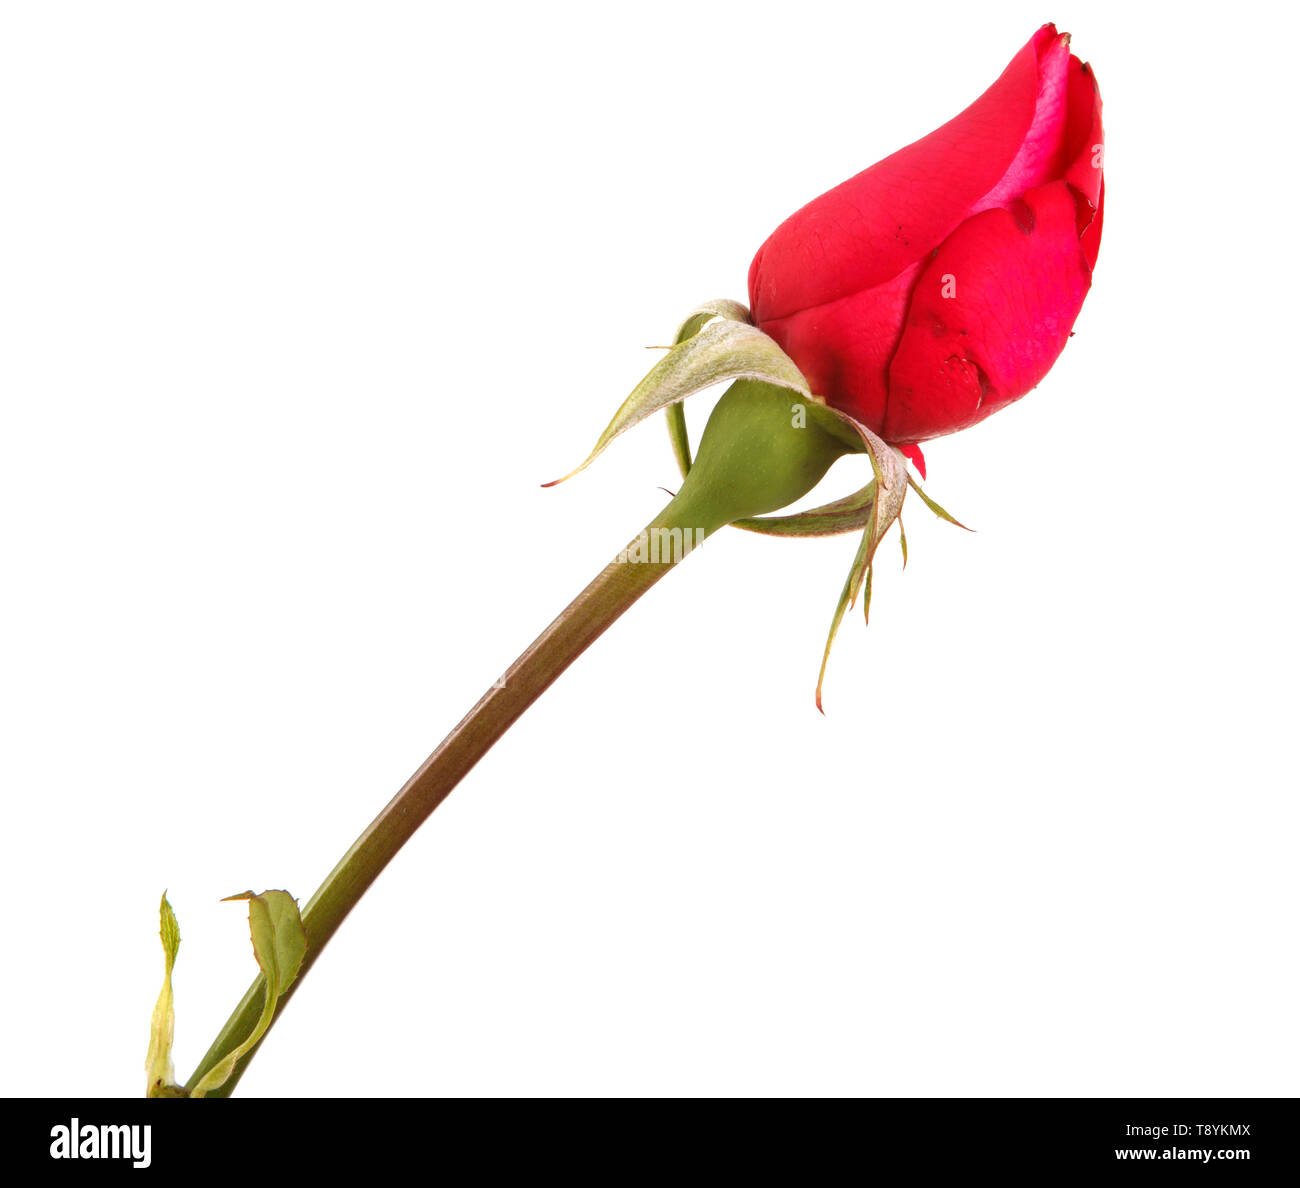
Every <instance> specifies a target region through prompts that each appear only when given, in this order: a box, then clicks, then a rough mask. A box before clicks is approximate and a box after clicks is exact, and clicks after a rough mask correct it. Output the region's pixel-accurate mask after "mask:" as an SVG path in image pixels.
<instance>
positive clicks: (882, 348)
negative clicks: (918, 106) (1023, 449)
mask: <svg viewBox="0 0 1300 1188" xmlns="http://www.w3.org/2000/svg"><path fill="white" fill-rule="evenodd" d="M1069 44H1070V38H1069V35H1068V34H1058V33H1057V32H1056V27H1055V26H1054V25H1050V24H1049V25H1044V26H1043V27H1042V28H1041V29H1039V30H1038V32H1037V33H1035V34H1034V36H1033V37H1032V38H1031V39H1030V41H1029V43H1028V44H1027V45H1026V46H1025V47H1024V48H1023V49H1022V50H1021V51H1020V52H1019V53H1018V54H1017V55H1016V56H1015V57H1014V58H1013V59H1012V60H1011V64H1010V65H1009V66H1008V67H1007V68H1006V70H1005V71H1003V73H1002V76H1001V77H1000V78H999V79H998V80H997V82H995V83H994V84H993V85H992V86H991V87H990V88H989V89H988V90H987V91H985V92H984V94H983V95H981V96H980V97H979V98H978V99H977V100H975V102H974V103H972V104H971V105H970V107H968V108H967V109H966V110H965V111H963V112H962V113H961V114H960V115H959V116H957V117H956V118H955V119H952V120H950V121H949V122H948V123H946V124H945V125H943V127H941V128H939V129H938V130H936V131H934V132H931V133H930V135H929V136H926V137H925V138H924V139H922V140H918V141H917V142H916V143H915V144H911V145H909V146H908V147H907V148H904V149H900V150H899V151H898V152H896V153H894V154H893V155H892V156H890V157H886V158H885V159H884V160H883V161H880V162H878V163H877V164H875V165H873V166H872V167H871V168H870V169H867V170H866V171H865V172H863V173H859V174H858V175H857V176H856V177H853V178H850V179H849V180H848V181H846V182H844V183H843V184H842V185H839V186H836V187H835V189H833V190H830V191H829V192H828V193H826V194H823V195H822V196H821V197H820V198H817V199H815V200H814V201H812V202H810V203H809V204H808V205H807V206H805V207H804V208H803V209H802V210H800V211H797V212H796V213H795V214H793V215H791V216H790V218H788V219H786V221H785V222H784V223H782V224H781V226H779V227H778V228H777V229H776V231H775V232H773V234H772V235H771V237H770V238H769V239H768V240H767V242H766V243H764V244H763V246H762V247H761V248H760V249H759V251H758V255H756V256H755V257H754V262H753V264H752V265H751V266H750V270H749V295H750V306H751V308H752V311H753V316H754V320H755V321H756V322H757V324H758V325H759V326H760V328H762V329H763V330H764V331H766V332H767V333H768V334H769V335H771V336H772V337H773V338H775V339H776V341H777V342H778V343H780V344H781V346H782V347H783V348H784V349H785V351H786V353H787V354H788V355H789V356H790V357H791V358H792V359H793V360H794V361H795V363H796V364H797V365H798V366H799V369H800V370H801V371H802V372H803V373H804V375H805V376H806V377H807V379H808V382H809V386H810V387H811V389H812V391H813V392H814V393H816V394H818V395H820V396H823V397H824V398H825V399H826V400H827V402H828V403H829V404H831V405H832V406H833V407H836V408H839V409H842V410H843V411H844V412H847V413H849V414H851V415H852V416H854V417H856V418H857V419H858V420H860V421H862V422H863V423H865V424H866V425H867V426H868V427H870V428H871V429H873V430H874V431H875V432H876V433H878V434H879V435H880V436H881V437H883V438H884V439H885V440H886V441H888V442H891V443H892V444H894V445H898V446H900V447H903V448H904V451H905V452H906V453H908V454H909V455H911V456H913V457H914V458H916V459H917V460H918V461H920V456H919V451H917V450H916V449H915V443H917V442H921V441H925V440H927V439H929V438H932V437H939V436H941V435H943V434H945V433H953V432H955V431H956V430H958V429H964V428H966V427H967V426H969V425H973V424H975V423H976V422H977V421H981V420H983V419H984V418H985V417H986V416H988V415H989V414H990V413H992V412H996V411H997V410H998V409H1000V408H1002V407H1004V406H1005V405H1007V404H1010V403H1011V402H1012V401H1013V400H1017V399H1019V398H1020V397H1021V396H1023V395H1024V394H1025V393H1026V392H1028V391H1029V390H1030V389H1031V388H1033V387H1034V386H1035V385H1037V384H1038V382H1039V381H1040V380H1041V379H1042V378H1043V376H1045V375H1046V374H1047V372H1048V369H1049V368H1050V367H1051V366H1052V364H1053V363H1054V362H1055V361H1056V358H1057V356H1058V355H1060V353H1061V350H1062V349H1063V348H1064V346H1065V343H1066V340H1067V339H1068V338H1069V336H1070V333H1071V327H1072V326H1073V325H1074V321H1075V318H1076V317H1077V316H1078V314H1079V309H1080V307H1081V306H1082V304H1083V298H1084V295H1085V294H1086V293H1087V291H1088V287H1089V285H1090V284H1091V282H1092V269H1093V265H1094V263H1095V262H1096V259H1097V246H1098V243H1099V241H1100V239H1101V223H1102V209H1103V195H1104V189H1103V185H1102V152H1103V149H1102V128H1101V97H1100V95H1099V94H1098V91H1097V85H1096V80H1095V79H1094V77H1093V74H1092V70H1091V69H1090V67H1089V66H1087V65H1086V64H1084V63H1081V62H1080V61H1079V59H1078V58H1076V57H1074V56H1073V55H1072V54H1071V53H1070V50H1069Z"/></svg>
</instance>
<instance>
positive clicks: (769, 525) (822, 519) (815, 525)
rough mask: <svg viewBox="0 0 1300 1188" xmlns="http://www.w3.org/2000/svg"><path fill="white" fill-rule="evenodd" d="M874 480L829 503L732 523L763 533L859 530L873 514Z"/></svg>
mask: <svg viewBox="0 0 1300 1188" xmlns="http://www.w3.org/2000/svg"><path fill="white" fill-rule="evenodd" d="M875 502H876V482H875V479H872V481H871V482H869V483H868V484H867V485H866V486H865V487H863V488H862V489H861V490H860V491H854V492H853V494H852V495H845V496H844V498H843V499H837V500H835V501H834V502H833V503H824V504H822V505H821V507H814V508H810V509H809V510H808V511H805V512H795V513H794V514H793V515H789V516H756V517H753V518H751V519H748V520H737V521H736V522H735V523H734V524H733V525H732V527H733V528H743V529H744V530H745V531H746V532H761V533H763V534H764V535H766V536H839V535H841V534H842V533H845V532H860V531H861V530H862V529H863V528H865V527H866V526H867V525H868V524H869V523H870V522H871V520H872V517H873V516H874V514H875Z"/></svg>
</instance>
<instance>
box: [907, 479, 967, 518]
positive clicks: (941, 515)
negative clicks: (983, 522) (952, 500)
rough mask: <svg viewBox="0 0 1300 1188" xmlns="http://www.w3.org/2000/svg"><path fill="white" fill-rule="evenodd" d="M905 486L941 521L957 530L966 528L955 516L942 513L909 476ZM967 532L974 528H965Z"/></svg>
mask: <svg viewBox="0 0 1300 1188" xmlns="http://www.w3.org/2000/svg"><path fill="white" fill-rule="evenodd" d="M907 485H908V486H909V487H911V488H912V490H913V491H915V492H916V493H917V494H918V495H919V496H920V497H921V502H922V503H924V504H925V506H926V507H928V508H929V509H930V510H931V511H932V512H934V514H935V515H936V516H938V517H939V519H941V520H947V521H948V523H949V524H956V525H957V527H958V528H966V525H965V524H963V523H962V522H961V521H960V520H959V519H957V517H956V516H954V515H951V514H950V513H948V512H946V511H944V509H943V508H941V507H940V506H939V505H938V504H937V503H935V501H934V500H933V499H931V498H930V496H928V495H927V494H926V493H925V492H924V491H922V490H921V484H920V483H918V482H917V481H916V479H914V478H913V477H912V476H911V475H910V474H909V475H908V476H907ZM966 531H967V532H974V531H975V529H974V528H966Z"/></svg>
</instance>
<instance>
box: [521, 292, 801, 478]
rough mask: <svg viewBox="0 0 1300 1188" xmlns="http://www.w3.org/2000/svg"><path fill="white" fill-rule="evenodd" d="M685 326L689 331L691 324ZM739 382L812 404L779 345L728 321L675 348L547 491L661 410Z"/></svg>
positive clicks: (710, 325)
mask: <svg viewBox="0 0 1300 1188" xmlns="http://www.w3.org/2000/svg"><path fill="white" fill-rule="evenodd" d="M698 316H703V315H698ZM709 316H716V315H714V314H710V315H709ZM686 325H689V319H688V322H687V323H686ZM740 379H751V380H759V381H761V382H763V383H767V384H772V385H775V386H776V387H779V388H786V389H788V390H789V391H791V392H793V393H794V394H795V395H796V396H798V397H800V398H802V399H803V400H807V401H809V402H810V403H812V402H813V397H812V394H811V393H810V392H809V391H808V384H807V382H806V381H805V380H804V378H803V375H802V374H801V373H800V371H799V369H798V368H797V367H796V366H795V365H794V362H793V361H792V360H791V359H790V357H789V356H788V355H787V354H786V353H785V352H784V351H783V350H782V349H781V348H780V347H779V346H778V345H777V344H776V341H775V340H774V339H772V338H769V337H768V336H767V335H766V334H764V333H763V332H762V331H761V330H760V329H758V327H756V326H751V325H750V324H749V323H748V322H740V321H734V320H731V319H728V318H723V319H721V320H718V321H713V322H709V323H708V325H706V326H704V327H703V328H702V329H701V330H699V331H698V332H697V333H695V334H693V335H692V336H691V337H689V338H687V339H686V340H685V341H683V342H680V343H678V344H677V345H676V346H674V347H673V348H672V349H671V350H670V351H669V352H668V354H666V355H665V356H664V357H663V358H662V359H660V360H659V362H658V363H656V364H655V365H654V367H652V368H651V369H650V372H649V374H648V375H647V376H646V377H645V379H643V380H642V381H641V382H640V383H639V384H637V386H636V387H635V388H634V389H633V390H632V394H631V395H630V396H628V398H627V399H626V400H625V401H624V402H623V404H622V406H621V407H620V408H619V410H618V412H616V413H615V414H614V417H613V420H611V421H610V423H609V424H608V425H607V426H606V427H605V431H604V432H603V433H602V434H601V435H600V437H599V438H598V439H597V441H596V445H595V448H594V449H593V450H592V451H591V453H590V454H588V455H587V458H586V460H585V461H584V462H583V463H582V465H580V466H578V467H576V468H575V469H573V470H571V471H570V472H569V473H568V474H566V475H565V476H564V478H559V479H555V480H553V481H552V482H549V483H545V484H543V485H544V486H547V487H553V486H555V484H556V483H562V482H564V480H565V479H568V478H572V477H573V476H574V475H575V474H577V473H578V472H579V471H581V470H585V469H586V468H587V467H588V466H590V465H591V463H592V462H593V461H595V459H596V458H597V457H599V456H600V454H601V453H602V452H603V451H604V450H605V448H606V446H608V445H609V444H610V442H612V441H613V440H614V439H615V438H616V437H618V436H619V435H620V434H623V433H626V432H627V431H628V430H629V429H631V428H632V426H634V425H638V424H640V423H641V422H642V421H643V420H645V419H646V417H648V416H650V415H651V414H652V413H656V412H658V411H659V410H660V409H661V408H668V407H670V406H671V405H673V404H676V403H678V402H680V401H682V400H685V399H686V398H687V397H688V396H691V395H694V394H695V393H696V392H699V391H702V390H703V389H704V388H710V387H712V386H713V385H714V384H719V383H722V382H724V381H727V380H740Z"/></svg>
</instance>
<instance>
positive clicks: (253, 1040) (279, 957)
mask: <svg viewBox="0 0 1300 1188" xmlns="http://www.w3.org/2000/svg"><path fill="white" fill-rule="evenodd" d="M241 899H246V900H248V927H249V932H250V933H251V935H252V938H253V955H254V956H255V957H256V958H257V964H258V965H259V966H260V967H261V970H262V973H263V975H264V976H265V978H266V1004H265V1005H264V1006H263V1008H262V1015H261V1017H260V1018H259V1019H258V1021H257V1026H256V1027H254V1028H253V1030H252V1031H251V1032H250V1033H249V1035H248V1038H247V1039H245V1040H244V1042H243V1043H242V1044H240V1045H239V1046H238V1047H236V1048H233V1049H232V1050H231V1051H229V1052H227V1053H226V1055H225V1056H223V1057H222V1058H221V1059H220V1060H219V1061H217V1063H216V1064H214V1065H213V1066H212V1068H211V1069H210V1070H209V1071H208V1073H207V1075H206V1076H204V1077H203V1079H202V1080H201V1081H199V1083H198V1084H197V1085H195V1087H194V1091H193V1092H192V1093H191V1094H190V1096H191V1097H205V1096H206V1095H207V1094H209V1093H211V1092H212V1090H213V1089H218V1088H220V1087H221V1086H222V1085H224V1084H225V1083H226V1081H228V1080H229V1079H230V1075H231V1073H233V1072H234V1071H235V1065H236V1064H238V1063H239V1061H240V1060H241V1059H242V1058H243V1057H244V1056H245V1055H246V1054H247V1053H249V1052H251V1051H252V1050H253V1048H254V1047H255V1046H256V1045H257V1041H258V1040H260V1039H261V1038H262V1036H263V1035H264V1034H265V1032H266V1029H267V1028H268V1027H270V1026H271V1020H272V1019H273V1018H274V1017H275V1007H276V1003H278V1002H279V1000H280V998H281V996H282V995H283V994H284V993H285V991H286V990H288V989H289V987H290V986H291V985H292V984H293V980H294V978H296V977H297V976H298V970H299V969H301V968H302V960H303V957H304V956H305V955H306V952H307V930H306V929H305V928H304V927H303V925H302V917H301V916H300V915H299V914H298V902H297V900H295V899H294V898H293V896H292V895H290V894H289V893H288V892H287V891H264V892H262V894H261V895H254V894H253V892H251V891H244V892H243V893H241V894H239V895H228V896H226V898H225V899H224V900H222V902H223V903H227V902H230V901H231V900H241Z"/></svg>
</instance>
